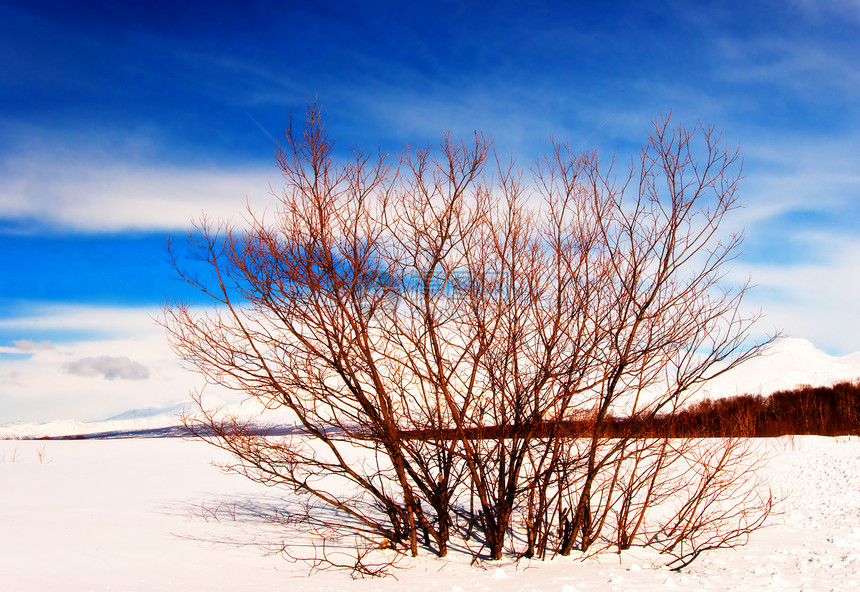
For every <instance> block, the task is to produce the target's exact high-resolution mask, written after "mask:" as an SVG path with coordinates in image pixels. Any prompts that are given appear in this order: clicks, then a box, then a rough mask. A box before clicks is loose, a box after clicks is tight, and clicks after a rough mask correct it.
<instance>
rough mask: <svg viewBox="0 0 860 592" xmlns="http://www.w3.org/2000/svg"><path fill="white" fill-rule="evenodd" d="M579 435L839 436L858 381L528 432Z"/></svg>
mask: <svg viewBox="0 0 860 592" xmlns="http://www.w3.org/2000/svg"><path fill="white" fill-rule="evenodd" d="M464 431H465V432H466V434H465V435H466V436H467V437H471V438H478V439H480V438H487V439H498V438H516V437H518V436H522V435H523V431H524V430H523V429H522V428H520V429H518V428H517V427H515V426H482V427H480V428H466V429H465V430H464ZM553 434H554V435H555V436H561V437H568V438H581V437H591V436H592V435H594V434H597V435H598V436H601V437H605V438H617V437H634V438H638V437H642V438H652V437H663V436H669V437H704V438H708V437H728V436H738V437H749V438H753V437H776V436H787V435H803V434H812V435H820V436H843V435H849V434H860V381H857V382H843V383H840V384H837V385H834V386H830V387H811V386H800V387H797V388H795V389H793V390H787V391H778V392H776V393H773V394H772V395H768V396H766V397H764V396H762V395H738V396H733V397H725V398H720V399H703V400H701V401H698V402H696V403H694V404H692V405H689V406H688V407H686V408H684V409H682V410H681V411H679V412H677V413H675V414H673V415H658V416H656V417H648V418H645V419H643V418H635V417H634V418H624V417H604V418H603V419H602V420H601V422H600V424H599V425H596V424H595V421H594V420H593V419H577V420H568V421H564V422H560V423H549V422H546V423H541V424H540V425H539V426H538V427H537V429H536V430H534V431H531V435H532V436H538V437H548V436H551V435H553ZM404 435H406V436H407V437H413V438H419V439H431V440H432V439H442V440H447V439H453V438H457V437H458V433H457V431H456V430H453V429H441V430H440V429H426V430H410V431H408V432H405V433H404Z"/></svg>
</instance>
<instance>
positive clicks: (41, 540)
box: [0, 437, 860, 592]
mask: <svg viewBox="0 0 860 592" xmlns="http://www.w3.org/2000/svg"><path fill="white" fill-rule="evenodd" d="M760 445H763V446H769V447H773V448H774V451H773V457H772V460H771V461H770V463H769V465H768V466H767V468H766V469H765V475H766V477H767V478H768V479H769V481H770V484H771V487H772V488H773V490H774V491H775V492H777V494H778V495H780V496H782V497H783V498H784V500H783V501H782V503H781V504H780V505H779V507H778V509H777V510H778V515H776V516H774V517H772V519H771V522H770V526H769V527H768V528H765V529H763V530H760V531H758V532H756V533H755V534H754V535H753V536H752V539H751V540H750V542H749V544H748V545H747V546H746V547H742V548H739V549H734V550H719V551H713V552H710V553H708V554H706V555H704V556H703V557H701V558H700V559H699V560H698V561H697V562H695V563H693V565H692V566H690V567H689V568H688V569H686V570H685V571H683V572H681V573H673V572H670V571H667V570H665V569H662V568H660V567H659V564H657V565H655V564H654V559H655V558H654V557H653V556H652V555H649V554H648V553H643V552H642V551H635V552H631V553H629V554H625V555H623V556H621V557H619V556H617V555H606V556H604V557H602V558H601V559H599V560H593V559H592V560H588V561H584V562H583V561H579V560H575V559H573V558H565V559H562V560H555V561H552V562H546V563H540V562H534V563H528V562H525V561H521V562H520V563H518V564H517V563H514V562H512V561H504V562H501V563H500V564H485V565H479V566H471V567H470V566H469V565H468V561H467V560H466V559H465V558H464V557H462V556H457V555H456V554H453V555H452V556H450V557H449V558H446V559H437V558H433V557H421V558H419V559H418V560H414V561H411V564H412V565H411V566H410V567H409V568H408V569H404V570H399V571H397V572H396V574H395V575H396V577H397V579H396V580H395V579H392V578H388V579H383V580H358V581H353V580H352V579H351V578H350V575H349V574H348V573H346V572H342V571H322V572H317V573H314V574H313V575H310V576H308V568H307V566H304V565H302V564H292V563H288V562H286V561H285V560H284V559H282V558H281V557H280V556H279V555H277V554H270V553H268V551H267V549H268V548H270V547H272V546H276V545H278V544H279V543H280V542H281V540H282V538H283V536H284V531H283V529H282V528H281V527H279V526H277V525H275V524H273V523H271V522H269V521H267V520H266V516H267V515H271V513H272V512H273V511H275V510H276V509H278V508H283V507H285V506H288V505H289V503H290V496H289V493H288V492H285V491H280V490H277V489H269V488H265V487H263V486H261V485H256V484H253V483H251V482H249V481H247V480H246V479H243V478H242V477H239V476H236V475H225V474H223V473H222V472H220V471H219V470H218V469H217V468H215V467H213V466H211V465H210V461H211V460H213V459H218V458H220V459H222V460H223V459H224V458H225V457H224V456H223V454H221V453H219V451H217V450H215V449H214V448H212V447H210V446H207V445H205V444H203V443H201V442H189V441H184V440H181V439H176V438H169V439H127V440H84V441H47V442H45V441H33V440H28V441H15V440H6V441H0V484H2V487H0V588H2V589H3V590H10V591H17V590H21V591H33V592H38V591H49V590H50V591H54V590H65V591H77V590H140V591H154V590H182V591H188V590H208V591H218V590H231V591H234V590H254V591H256V592H264V591H268V590H302V591H305V590H309V591H310V590H345V589H349V590H357V591H362V590H366V591H371V590H373V591H377V590H378V591H381V592H385V591H396V592H406V591H409V590H416V591H418V590H422V591H424V590H430V591H437V590H438V591H444V592H449V591H463V592H468V591H473V590H474V591H479V590H492V591H493V592H507V591H525V592H529V591H531V590H534V591H538V592H544V591H545V592H550V591H555V592H573V591H579V592H589V591H609V592H614V591H619V592H621V591H625V590H630V591H634V590H635V591H637V592H648V591H652V590H666V589H674V590H690V591H694V590H720V591H722V590H728V589H731V590H750V591H752V590H791V591H800V590H804V591H807V592H811V591H830V590H838V591H842V590H844V591H846V592H847V591H851V590H858V589H860V440H858V439H857V438H853V439H848V438H842V439H831V438H818V437H802V438H801V437H798V438H793V439H792V438H784V439H780V440H769V441H760Z"/></svg>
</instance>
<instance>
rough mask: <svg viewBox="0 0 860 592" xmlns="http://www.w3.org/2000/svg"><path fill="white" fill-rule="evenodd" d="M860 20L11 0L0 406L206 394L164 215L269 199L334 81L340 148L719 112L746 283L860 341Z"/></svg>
mask: <svg viewBox="0 0 860 592" xmlns="http://www.w3.org/2000/svg"><path fill="white" fill-rule="evenodd" d="M858 39H860V2H858V1H857V0H841V1H835V2H814V1H812V0H794V1H791V0H787V1H786V0H783V1H774V2H702V3H691V2H647V3H642V2H630V3H624V2H617V3H596V5H595V6H591V5H577V4H572V3H571V4H563V3H550V2H545V3H541V2H531V3H513V2H492V3H472V2H463V1H460V2H426V3H408V2H325V3H316V2H310V1H305V2H294V3H293V2H285V3H268V2H243V3H218V2H186V3H174V2H171V3H167V2H164V3H162V2H145V3H124V2H71V1H66V2H42V1H38V0H29V1H27V2H0V63H2V64H3V67H2V68H0V257H2V259H0V264H1V265H2V276H0V277H2V280H0V423H2V422H4V421H11V420H13V419H39V420H47V419H56V418H59V417H76V418H80V419H95V418H97V417H100V416H106V415H110V414H111V413H113V412H117V413H119V412H121V411H123V410H125V409H127V408H129V407H131V406H144V405H150V404H151V405H155V406H158V405H166V404H169V403H170V402H172V401H176V400H179V399H181V398H182V397H183V396H184V395H185V392H184V391H185V390H187V388H188V386H189V385H191V384H193V382H194V381H193V379H189V378H186V375H185V374H183V373H182V372H181V371H180V370H179V369H178V368H177V367H176V365H175V363H174V362H172V361H171V360H170V354H169V352H167V351H166V350H165V348H164V344H163V341H164V338H163V335H161V334H160V332H159V330H158V329H157V328H156V327H154V326H153V324H152V321H151V316H152V315H155V314H157V312H158V307H159V306H160V305H161V304H163V303H164V302H165V300H167V299H170V298H172V297H174V296H180V297H187V296H188V295H189V294H188V293H187V291H185V289H184V288H183V287H182V286H181V284H179V283H178V282H176V281H175V280H173V279H172V273H171V269H170V266H169V264H168V262H167V254H166V247H165V245H166V240H167V238H168V237H170V236H174V237H181V236H182V235H183V234H184V233H185V231H186V229H187V228H188V225H189V222H190V220H191V219H192V218H194V217H196V216H199V215H200V214H201V212H203V211H206V212H208V213H210V214H212V215H214V216H223V217H230V216H235V215H236V214H237V213H239V212H240V211H241V209H242V208H243V206H244V204H245V201H246V200H247V201H249V202H250V203H251V204H252V205H254V206H255V207H261V208H262V207H266V205H267V204H270V203H271V201H270V200H271V198H270V197H269V196H268V185H269V183H270V182H271V183H272V184H273V185H275V186H277V183H278V179H279V177H278V173H277V170H276V169H275V167H274V159H273V149H274V147H275V142H276V139H277V138H279V137H281V136H282V135H283V130H284V127H285V126H286V125H287V123H288V122H289V119H290V117H291V115H292V116H293V117H299V118H300V117H301V116H302V115H303V111H304V108H305V105H306V103H307V102H308V101H313V100H317V101H318V102H319V104H320V105H321V107H322V109H323V111H324V116H325V119H326V122H327V125H328V127H329V129H330V130H331V131H332V133H333V135H334V136H335V137H336V138H337V139H338V141H339V142H340V144H339V147H340V149H342V150H344V151H346V150H348V149H349V147H350V146H351V145H352V143H356V144H359V145H363V146H367V147H370V148H375V147H376V146H380V147H381V148H382V149H384V150H398V149H400V148H401V147H402V146H403V145H404V144H407V143H408V144H413V145H426V144H428V143H430V144H434V143H436V142H438V140H439V138H440V135H441V132H442V130H450V131H451V132H452V133H453V134H455V135H466V134H471V133H472V131H473V130H476V129H477V130H481V131H483V132H484V133H486V134H487V135H489V136H491V137H495V139H496V146H497V147H499V148H502V149H503V150H506V151H512V152H514V153H516V154H517V155H518V158H519V161H520V162H522V163H528V162H530V161H531V160H532V159H533V158H534V157H535V156H537V155H538V154H539V153H540V152H541V151H543V150H545V149H546V148H547V147H548V145H549V138H550V137H551V136H553V137H555V138H560V139H567V140H568V141H570V143H571V144H572V145H574V146H577V147H580V148H582V149H598V150H600V152H601V154H603V155H604V156H609V155H612V154H617V156H618V158H619V159H620V160H621V161H622V162H624V161H626V160H627V159H628V158H629V157H630V155H631V154H633V152H634V151H635V150H636V149H637V148H638V147H639V146H640V145H641V144H642V143H643V141H644V139H646V138H647V132H648V127H649V123H650V121H651V120H652V119H654V118H655V117H658V116H661V115H665V114H668V113H670V112H671V113H672V117H673V120H674V121H676V122H683V123H686V124H688V125H694V124H695V123H696V122H698V121H702V122H704V123H706V124H709V125H713V126H715V127H716V128H718V129H720V130H722V131H723V135H724V139H725V141H726V142H727V143H729V144H731V145H733V146H734V145H737V146H739V148H740V150H741V154H742V156H743V158H744V175H745V179H744V180H743V183H742V186H741V194H742V201H743V202H744V204H745V208H744V209H743V210H742V211H741V212H740V213H738V215H736V216H735V217H734V218H733V220H732V223H733V224H736V225H738V226H742V227H744V228H745V229H746V234H747V241H746V250H745V253H744V255H743V257H741V258H740V259H739V260H738V261H737V262H736V264H735V266H734V268H733V271H732V273H733V277H737V278H743V277H746V276H747V275H750V276H751V277H752V280H753V282H754V283H756V284H758V288H757V289H756V290H755V291H754V292H753V293H752V294H751V298H750V299H749V306H751V307H754V308H759V307H760V308H761V309H762V310H763V312H764V313H765V314H766V315H767V318H766V320H765V323H764V325H763V327H764V328H766V329H769V328H773V327H776V328H780V329H783V330H784V331H785V332H786V333H788V334H790V335H792V336H796V337H804V338H807V339H809V340H811V341H812V342H813V343H815V344H816V345H817V346H818V347H820V348H822V349H824V350H825V351H827V352H829V353H832V354H847V353H850V352H853V351H858V350H860V312H858V310H857V303H858V297H860V273H859V272H860V263H858V261H860V234H858V232H857V230H856V229H857V226H858V221H860V42H858ZM81 360H86V361H87V362H86V363H85V364H83V365H81V364H80V363H79V362H81ZM117 360H119V361H117ZM123 360H125V361H127V364H128V367H129V368H138V367H144V368H146V369H147V372H146V373H145V374H146V375H145V376H144V373H143V372H137V373H136V372H129V373H126V374H123V373H122V372H116V370H115V369H116V367H117V365H121V364H122V363H124V362H123ZM135 365H136V366H135ZM81 367H87V368H90V371H88V374H86V375H79V374H80V373H77V374H76V369H78V368H81ZM99 368H104V369H105V370H104V371H103V372H102V371H99V370H98V369H99ZM108 368H110V369H112V370H108ZM93 369H95V370H93ZM126 376H127V377H128V378H124V377H126Z"/></svg>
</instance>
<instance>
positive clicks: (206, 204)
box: [0, 153, 279, 232]
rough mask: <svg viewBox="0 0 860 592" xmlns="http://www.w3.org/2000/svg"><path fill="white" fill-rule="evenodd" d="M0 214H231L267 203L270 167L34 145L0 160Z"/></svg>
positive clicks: (96, 218)
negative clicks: (78, 152) (126, 157)
mask: <svg viewBox="0 0 860 592" xmlns="http://www.w3.org/2000/svg"><path fill="white" fill-rule="evenodd" d="M2 168H3V169H4V170H5V174H4V182H3V184H2V187H0V216H2V218H4V219H6V220H12V221H15V220H24V221H27V220H30V221H32V220H38V221H39V224H40V225H43V226H49V227H50V226H55V227H59V228H62V229H66V230H70V229H71V230H77V231H87V232H92V231H117V230H152V229H183V228H187V227H188V226H189V224H190V222H191V220H192V218H199V217H200V215H201V213H202V212H204V211H205V212H207V213H209V214H210V215H212V216H214V217H221V218H235V217H236V215H237V213H241V211H242V209H243V208H244V205H245V202H246V200H247V201H248V202H250V203H252V204H254V205H255V207H256V208H257V209H265V208H266V207H267V206H268V205H269V204H270V203H271V197H270V195H268V191H269V187H268V184H267V182H268V181H272V182H273V185H274V186H276V187H277V186H278V181H279V177H278V170H277V169H276V168H275V166H274V163H273V164H272V166H270V167H268V168H264V167H260V168H245V169H242V168H234V169H229V168H226V167H225V168H216V167H214V166H212V167H184V168H183V167H176V166H164V165H157V164H150V163H146V162H134V161H131V162H128V161H125V162H123V161H112V160H110V159H105V158H102V159H96V158H88V157H87V156H86V155H83V156H81V157H74V156H62V155H60V156H57V155H51V156H46V155H45V154H39V153H28V154H15V155H14V156H11V155H7V156H6V159H5V161H4V162H3V163H2Z"/></svg>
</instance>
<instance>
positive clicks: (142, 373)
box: [63, 356, 149, 380]
mask: <svg viewBox="0 0 860 592" xmlns="http://www.w3.org/2000/svg"><path fill="white" fill-rule="evenodd" d="M63 371H64V372H66V373H67V374H74V375H75V376H87V377H93V376H102V377H104V378H106V379H107V380H115V379H117V378H119V379H121V380H146V379H147V378H149V369H148V368H147V367H146V366H143V365H142V364H139V363H138V362H135V361H134V360H131V359H129V358H127V357H126V356H121V357H113V356H98V357H96V358H93V357H89V358H81V359H80V360H75V361H74V362H69V363H68V364H65V365H64V366H63Z"/></svg>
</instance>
